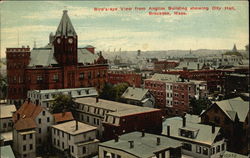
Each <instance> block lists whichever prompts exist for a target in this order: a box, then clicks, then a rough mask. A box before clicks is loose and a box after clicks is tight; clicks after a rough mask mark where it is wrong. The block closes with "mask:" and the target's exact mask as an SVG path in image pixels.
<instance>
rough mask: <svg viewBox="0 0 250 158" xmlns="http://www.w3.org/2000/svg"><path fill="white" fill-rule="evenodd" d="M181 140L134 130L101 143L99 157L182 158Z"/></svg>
mask: <svg viewBox="0 0 250 158" xmlns="http://www.w3.org/2000/svg"><path fill="white" fill-rule="evenodd" d="M181 146H182V144H181V142H179V141H177V140H174V139H171V138H167V137H163V136H159V135H154V134H149V133H144V132H142V133H140V132H132V133H128V134H123V135H121V136H119V137H117V138H115V139H114V140H110V141H107V142H103V143H100V144H99V148H98V151H99V155H98V156H99V158H106V157H115V158H123V157H124V158H125V157H126V158H136V157H143V158H171V157H174V158H181Z"/></svg>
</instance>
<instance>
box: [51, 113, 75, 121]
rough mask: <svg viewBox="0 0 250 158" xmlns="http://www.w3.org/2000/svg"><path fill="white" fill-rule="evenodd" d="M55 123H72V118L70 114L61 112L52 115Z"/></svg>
mask: <svg viewBox="0 0 250 158" xmlns="http://www.w3.org/2000/svg"><path fill="white" fill-rule="evenodd" d="M53 116H54V118H55V122H56V123H60V122H66V121H72V120H74V117H73V115H72V113H71V112H62V113H56V114H53Z"/></svg>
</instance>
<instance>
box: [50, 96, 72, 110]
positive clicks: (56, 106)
mask: <svg viewBox="0 0 250 158" xmlns="http://www.w3.org/2000/svg"><path fill="white" fill-rule="evenodd" d="M73 105H74V102H73V99H72V97H71V96H70V95H64V94H58V95H56V96H55V99H54V100H53V101H52V106H51V107H50V112H51V113H60V112H63V111H70V110H71V109H72V108H73Z"/></svg>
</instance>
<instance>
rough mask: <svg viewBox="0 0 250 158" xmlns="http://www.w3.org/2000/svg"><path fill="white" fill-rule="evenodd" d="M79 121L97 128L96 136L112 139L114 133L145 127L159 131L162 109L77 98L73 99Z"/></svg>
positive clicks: (149, 130) (148, 129)
mask: <svg viewBox="0 0 250 158" xmlns="http://www.w3.org/2000/svg"><path fill="white" fill-rule="evenodd" d="M74 102H75V106H76V113H77V116H78V118H76V119H78V120H79V121H81V122H83V123H87V124H89V125H92V126H95V127H97V128H98V133H97V136H98V137H103V139H106V140H107V139H112V138H114V136H115V134H118V135H120V134H124V133H128V132H133V131H136V130H142V129H145V131H147V132H152V133H161V130H162V124H161V122H162V111H161V110H160V109H154V108H149V107H140V106H135V105H131V104H125V103H120V102H114V101H109V100H104V99H99V98H92V97H89V98H79V99H76V100H75V101H74Z"/></svg>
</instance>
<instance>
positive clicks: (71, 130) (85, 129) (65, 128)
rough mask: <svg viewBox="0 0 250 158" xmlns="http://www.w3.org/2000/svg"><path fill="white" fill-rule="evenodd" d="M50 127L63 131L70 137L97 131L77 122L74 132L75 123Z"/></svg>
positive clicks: (70, 122)
mask: <svg viewBox="0 0 250 158" xmlns="http://www.w3.org/2000/svg"><path fill="white" fill-rule="evenodd" d="M52 127H53V128H56V129H59V130H61V131H64V132H66V133H69V134H71V135H77V134H81V133H85V132H88V131H92V130H96V129H97V127H94V126H90V125H88V124H85V123H81V122H79V121H78V130H76V121H69V122H65V123H61V124H58V125H53V126H52Z"/></svg>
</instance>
